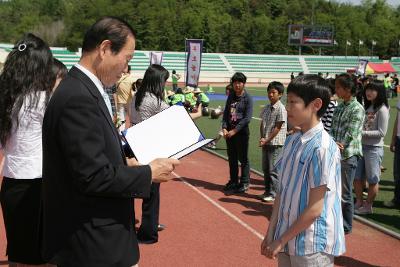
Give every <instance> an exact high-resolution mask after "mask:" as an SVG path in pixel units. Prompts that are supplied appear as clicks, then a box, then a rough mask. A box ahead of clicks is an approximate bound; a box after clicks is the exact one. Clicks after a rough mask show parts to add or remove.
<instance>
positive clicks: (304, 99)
mask: <svg viewBox="0 0 400 267" xmlns="http://www.w3.org/2000/svg"><path fill="white" fill-rule="evenodd" d="M329 96H330V93H329V88H328V85H327V82H326V81H325V80H324V79H322V78H320V77H318V76H317V75H304V76H299V77H296V78H295V79H294V80H293V81H292V82H291V83H290V84H289V86H288V96H287V97H288V100H287V104H286V109H287V113H288V120H289V122H290V123H291V124H292V125H298V126H299V127H300V128H301V132H297V133H295V134H293V135H291V136H289V137H288V138H287V140H286V143H285V146H284V149H283V152H282V155H281V158H280V159H279V161H278V163H277V165H276V166H277V170H278V173H279V180H280V186H279V193H278V194H277V196H276V199H275V203H274V208H273V211H272V216H271V219H270V224H269V227H268V231H267V234H266V235H265V238H264V240H263V242H262V245H261V253H262V254H263V255H265V256H267V257H268V258H271V259H274V258H275V257H278V265H279V266H332V267H333V265H334V257H335V256H339V255H341V254H343V253H344V252H345V238H344V233H343V228H342V223H343V222H342V216H340V213H341V209H340V201H341V186H340V183H341V181H340V172H339V169H340V167H339V164H340V152H339V149H338V147H337V145H336V144H335V142H334V141H333V140H332V138H331V137H330V136H329V134H328V133H327V132H326V131H324V128H323V125H322V123H321V122H320V117H321V116H322V115H323V114H324V113H325V109H326V108H327V106H328V104H329Z"/></svg>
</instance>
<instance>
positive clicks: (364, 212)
mask: <svg viewBox="0 0 400 267" xmlns="http://www.w3.org/2000/svg"><path fill="white" fill-rule="evenodd" d="M354 213H355V214H357V215H367V214H372V205H368V204H366V205H364V206H361V207H360V208H359V209H356V210H354Z"/></svg>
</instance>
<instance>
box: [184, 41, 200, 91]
mask: <svg viewBox="0 0 400 267" xmlns="http://www.w3.org/2000/svg"><path fill="white" fill-rule="evenodd" d="M186 51H187V58H186V86H192V87H197V84H198V82H199V77H200V68H201V56H202V51H203V40H195V39H188V40H186Z"/></svg>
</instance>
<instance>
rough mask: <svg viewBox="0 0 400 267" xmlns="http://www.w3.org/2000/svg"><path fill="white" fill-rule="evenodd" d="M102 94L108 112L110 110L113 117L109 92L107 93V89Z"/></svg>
mask: <svg viewBox="0 0 400 267" xmlns="http://www.w3.org/2000/svg"><path fill="white" fill-rule="evenodd" d="M102 96H103V99H104V102H105V103H106V106H107V109H108V112H110V116H111V118H112V117H113V114H112V108H111V101H110V97H109V96H108V94H107V93H106V89H104V90H103V94H102Z"/></svg>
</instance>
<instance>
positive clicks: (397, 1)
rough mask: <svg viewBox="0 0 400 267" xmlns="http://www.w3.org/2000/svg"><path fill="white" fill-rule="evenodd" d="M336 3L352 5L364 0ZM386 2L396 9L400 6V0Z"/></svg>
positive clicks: (343, 0) (348, 0) (340, 0)
mask: <svg viewBox="0 0 400 267" xmlns="http://www.w3.org/2000/svg"><path fill="white" fill-rule="evenodd" d="M335 1H336V2H339V3H351V4H356V5H357V4H360V3H361V1H362V0H335ZM386 2H387V3H388V4H390V5H392V6H394V7H397V6H399V5H400V0H386Z"/></svg>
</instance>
